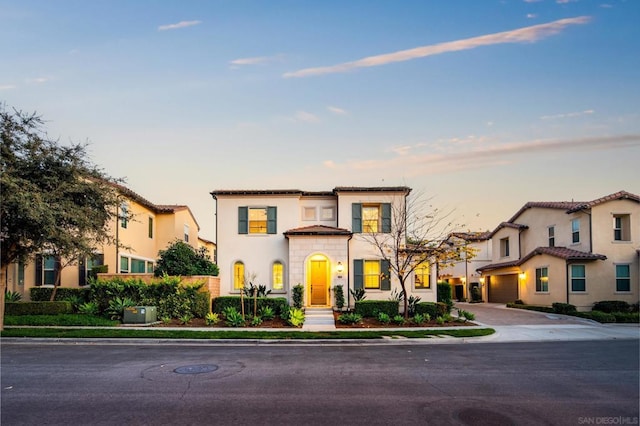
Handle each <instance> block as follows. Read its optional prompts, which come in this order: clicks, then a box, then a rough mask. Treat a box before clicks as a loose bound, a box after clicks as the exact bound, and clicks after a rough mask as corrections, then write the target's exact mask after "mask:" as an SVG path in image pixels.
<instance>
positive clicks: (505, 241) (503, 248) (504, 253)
mask: <svg viewBox="0 0 640 426" xmlns="http://www.w3.org/2000/svg"><path fill="white" fill-rule="evenodd" d="M500 257H509V237H507V238H502V239H500Z"/></svg>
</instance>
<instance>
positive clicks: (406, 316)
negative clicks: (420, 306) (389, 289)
mask: <svg viewBox="0 0 640 426" xmlns="http://www.w3.org/2000/svg"><path fill="white" fill-rule="evenodd" d="M400 287H402V300H403V303H404V319H405V320H406V319H409V303H408V301H407V297H408V296H407V290H406V289H405V288H404V278H400Z"/></svg>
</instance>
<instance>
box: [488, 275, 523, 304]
mask: <svg viewBox="0 0 640 426" xmlns="http://www.w3.org/2000/svg"><path fill="white" fill-rule="evenodd" d="M517 298H518V275H517V274H513V275H492V276H491V278H490V280H489V302H492V303H509V302H513V301H515V300H516V299H517Z"/></svg>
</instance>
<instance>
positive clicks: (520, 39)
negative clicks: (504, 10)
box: [283, 16, 591, 78]
mask: <svg viewBox="0 0 640 426" xmlns="http://www.w3.org/2000/svg"><path fill="white" fill-rule="evenodd" d="M590 20H591V18H590V17H589V16H578V17H575V18H567V19H560V20H558V21H553V22H549V23H546V24H540V25H534V26H530V27H524V28H519V29H516V30H511V31H504V32H500V33H494V34H487V35H483V36H479V37H472V38H467V39H462V40H456V41H450V42H446V43H439V44H433V45H428V46H422V47H416V48H413V49H408V50H401V51H398V52H393V53H386V54H383V55H376V56H369V57H367V58H363V59H359V60H357V61H353V62H344V63H342V64H338V65H332V66H328V67H318V68H305V69H301V70H298V71H293V72H288V73H285V74H283V77H285V78H289V77H309V76H314V75H323V74H333V73H343V72H348V71H351V70H354V69H357V68H366V67H377V66H381V65H386V64H391V63H394V62H402V61H410V60H412V59H418V58H424V57H427V56H432V55H439V54H441V53H447V52H458V51H461V50H469V49H475V48H477V47H481V46H490V45H495V44H504V43H526V42H529V43H532V42H535V41H538V40H541V39H543V38H546V37H549V36H551V35H554V34H558V33H559V32H561V31H562V30H564V29H565V28H567V27H568V26H570V25H579V24H586V23H588V22H589V21H590Z"/></svg>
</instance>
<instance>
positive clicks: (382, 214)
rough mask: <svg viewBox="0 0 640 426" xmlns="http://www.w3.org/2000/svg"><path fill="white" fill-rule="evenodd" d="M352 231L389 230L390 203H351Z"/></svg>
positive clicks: (385, 231) (386, 231)
mask: <svg viewBox="0 0 640 426" xmlns="http://www.w3.org/2000/svg"><path fill="white" fill-rule="evenodd" d="M351 217H352V223H351V230H352V231H353V232H384V233H388V232H391V204H389V203H383V204H361V203H353V204H352V205H351Z"/></svg>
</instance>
